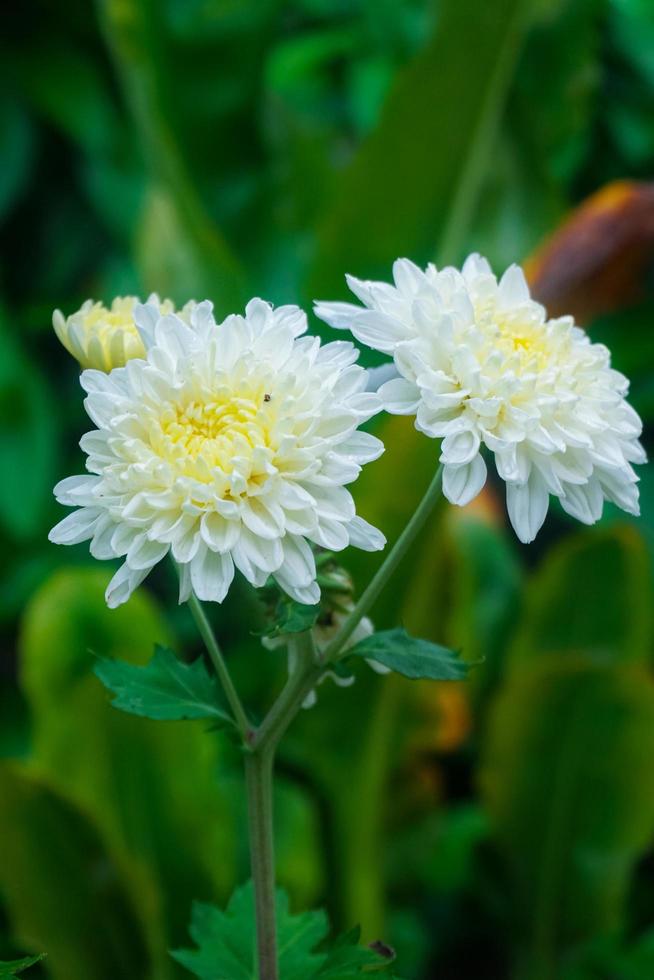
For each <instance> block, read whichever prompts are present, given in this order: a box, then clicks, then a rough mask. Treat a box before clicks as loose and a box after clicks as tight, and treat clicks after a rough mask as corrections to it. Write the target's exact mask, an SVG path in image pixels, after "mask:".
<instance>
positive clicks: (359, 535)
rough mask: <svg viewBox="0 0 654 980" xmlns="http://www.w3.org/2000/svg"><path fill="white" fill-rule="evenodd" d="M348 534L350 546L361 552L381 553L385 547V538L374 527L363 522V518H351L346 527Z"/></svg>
mask: <svg viewBox="0 0 654 980" xmlns="http://www.w3.org/2000/svg"><path fill="white" fill-rule="evenodd" d="M347 529H348V532H349V534H350V544H351V545H353V546H354V547H355V548H361V550H362V551H381V550H382V549H383V548H385V547H386V538H385V537H384V535H383V534H382V532H381V531H379V530H378V529H377V528H376V527H373V525H372V524H369V523H368V521H365V520H364V519H363V517H359V516H358V515H357V516H356V517H353V518H352V520H351V521H350V523H349V524H348V525H347Z"/></svg>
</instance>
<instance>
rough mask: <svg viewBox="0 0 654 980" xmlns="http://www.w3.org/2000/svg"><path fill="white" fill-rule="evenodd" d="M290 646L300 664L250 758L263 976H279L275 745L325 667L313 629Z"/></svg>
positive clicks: (249, 785) (247, 775) (263, 979)
mask: <svg viewBox="0 0 654 980" xmlns="http://www.w3.org/2000/svg"><path fill="white" fill-rule="evenodd" d="M289 645H291V646H292V647H293V648H294V651H293V652H294V653H295V655H296V667H295V669H294V670H293V672H292V674H291V676H290V677H289V679H288V683H287V684H286V687H285V688H284V690H283V691H282V693H281V694H280V696H279V698H278V699H277V701H276V702H275V704H274V705H273V707H272V708H271V710H270V712H269V713H268V715H267V717H266V718H265V719H264V721H263V723H262V725H261V727H260V728H259V729H258V730H257V731H256V732H254V733H253V735H252V738H251V740H250V751H249V752H248V753H247V754H246V757H245V778H246V784H247V794H248V814H249V827H250V862H251V866H252V880H253V882H254V905H255V914H256V922H257V953H258V963H259V980H277V978H278V966H277V939H276V925H275V855H274V838H273V803H272V777H273V767H274V758H275V749H276V748H277V744H278V742H279V740H280V738H281V737H282V735H283V734H284V732H285V731H286V729H287V728H288V726H289V725H290V723H291V721H292V720H293V718H294V717H295V715H296V714H297V712H298V711H299V709H300V707H301V705H302V702H303V701H304V698H305V697H306V696H307V694H308V693H309V691H310V690H311V689H312V687H313V686H314V684H315V683H316V682H317V680H318V678H319V677H320V674H321V673H322V671H323V668H322V667H321V666H319V665H318V664H317V663H316V651H315V647H314V643H313V636H312V634H311V631H310V630H309V631H308V632H306V633H299V634H297V635H294V636H292V637H290V638H289Z"/></svg>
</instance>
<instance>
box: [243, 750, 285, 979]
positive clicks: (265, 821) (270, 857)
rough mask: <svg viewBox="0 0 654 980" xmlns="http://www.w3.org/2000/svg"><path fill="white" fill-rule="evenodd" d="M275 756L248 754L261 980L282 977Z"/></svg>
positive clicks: (267, 752)
mask: <svg viewBox="0 0 654 980" xmlns="http://www.w3.org/2000/svg"><path fill="white" fill-rule="evenodd" d="M274 754H275V750H274V746H272V745H270V746H263V747H260V748H258V749H256V750H254V751H253V752H247V753H246V756H245V782H246V787H247V796H248V825H249V830H250V862H251V867H252V880H253V882H254V909H255V919H256V924H257V959H258V964H259V971H258V974H259V980H278V977H279V972H278V966H277V934H276V923H275V849H274V838H273V794H272V784H273V765H274Z"/></svg>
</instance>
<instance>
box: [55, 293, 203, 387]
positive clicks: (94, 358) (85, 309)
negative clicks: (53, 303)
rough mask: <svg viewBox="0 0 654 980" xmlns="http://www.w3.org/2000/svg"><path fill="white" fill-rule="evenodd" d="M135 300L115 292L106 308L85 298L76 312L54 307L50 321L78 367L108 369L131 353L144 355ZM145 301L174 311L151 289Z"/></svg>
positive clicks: (122, 362) (163, 311)
mask: <svg viewBox="0 0 654 980" xmlns="http://www.w3.org/2000/svg"><path fill="white" fill-rule="evenodd" d="M139 302H140V300H139V299H138V297H136V296H118V297H116V299H115V300H114V301H113V302H112V304H111V308H107V307H106V306H103V304H102V303H95V302H93V300H91V299H87V300H86V302H85V303H83V304H82V306H81V308H80V309H79V310H78V311H77V313H73V314H72V315H71V316H69V317H64V315H63V313H62V312H61V310H55V311H54V313H53V315H52V325H53V327H54V329H55V333H56V334H57V337H58V338H59V340H60V341H61V343H62V344H63V345H64V347H65V348H66V350H67V351H68V352H69V353H70V354H72V355H73V357H74V358H75V360H76V361H78V362H79V364H80V367H82V368H95V369H96V370H98V371H105V372H107V373H108V372H109V371H111V370H113V368H117V367H123V366H124V365H125V364H126V363H127V361H129V360H131V359H132V358H134V357H145V347H144V346H143V341H142V340H141V337H140V335H139V332H138V330H137V328H136V323H135V322H134V307H135V306H136V304H137V303H139ZM148 302H149V303H155V304H156V305H157V306H158V307H159V311H160V313H161V314H162V315H164V314H166V313H174V312H175V307H174V306H173V304H172V302H171V301H170V300H169V299H165V300H163V301H160V300H159V297H158V296H157V295H156V294H154V293H153V294H152V295H151V296H150V297H149V299H148ZM187 306H190V304H187ZM186 311H187V307H184V311H183V313H182V317H183V314H184V313H185V312H186Z"/></svg>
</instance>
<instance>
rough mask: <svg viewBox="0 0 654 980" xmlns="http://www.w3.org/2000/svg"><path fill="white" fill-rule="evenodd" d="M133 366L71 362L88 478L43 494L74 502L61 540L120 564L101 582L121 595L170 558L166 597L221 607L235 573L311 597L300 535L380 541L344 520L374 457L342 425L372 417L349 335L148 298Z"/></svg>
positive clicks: (325, 543)
mask: <svg viewBox="0 0 654 980" xmlns="http://www.w3.org/2000/svg"><path fill="white" fill-rule="evenodd" d="M135 318H136V323H137V326H138V329H139V333H140V336H141V338H142V341H143V344H144V347H145V350H146V356H145V359H136V360H131V361H129V363H128V364H127V365H126V366H125V367H124V368H119V369H116V370H114V371H111V373H109V374H103V373H101V372H99V371H85V372H84V373H83V374H82V379H81V380H82V385H83V387H84V388H85V389H86V391H87V392H88V397H87V399H86V401H85V405H86V409H87V412H88V414H89V416H90V417H91V419H92V420H93V422H94V423H95V424H96V426H97V429H96V430H94V431H93V432H89V433H87V435H85V436H83V438H82V441H81V446H82V449H83V450H84V451H85V452H86V453H87V454H88V460H87V469H88V470H89V471H90V472H89V474H88V475H84V476H74V477H70V478H68V479H65V480H63V481H62V482H61V483H59V484H58V486H57V487H56V488H55V494H56V496H57V499H58V500H59V501H60V502H61V503H63V504H67V505H70V506H76V507H78V508H79V509H78V510H76V511H74V512H73V513H72V514H70V515H69V516H68V517H66V518H64V520H63V521H61V522H60V523H59V524H58V525H57V526H56V527H55V528H53V530H52V532H51V534H50V538H51V540H52V541H55V542H57V543H60V544H76V543H78V542H81V541H85V540H90V541H91V545H90V548H91V553H92V554H93V555H94V556H95V557H96V558H101V559H107V558H114V557H124V558H125V563H124V564H123V565H122V567H121V568H120V569H119V571H118V572H117V573H116V575H115V576H114V578H113V580H112V582H111V583H110V585H109V588H108V590H107V601H108V603H109V605H111V606H116V605H119V604H120V603H122V602H124V601H125V600H126V599H127V598H128V597H129V595H130V594H131V592H132V591H133V589H134V588H136V586H137V585H138V584H139V583H140V582H141V581H142V580H143V579H144V578H145V576H146V575H147V574H148V572H149V571H150V570H151V568H152V567H153V566H154V565H155V564H156V563H157V562H158V561H160V560H161V559H162V558H163V557H164V556H165V555H166V554H167V553H168V552H169V551H170V552H171V553H172V556H173V558H174V559H175V561H176V562H177V563H178V565H179V567H180V570H181V593H180V595H181V599H182V600H183V599H186V598H188V596H189V595H190V592H191V590H193V591H194V592H195V593H196V595H197V596H198V597H199V598H200V599H206V600H215V601H218V602H220V601H222V600H223V599H224V597H225V595H226V594H227V591H228V589H229V586H230V584H231V582H232V579H233V576H234V569H235V568H237V569H239V570H240V571H241V572H242V573H243V575H244V576H245V578H246V579H247V580H248V581H249V582H251V583H252V584H253V585H255V586H261V585H263V584H264V582H265V581H266V580H267V578H268V576H269V575H273V576H274V577H275V579H276V580H277V582H278V584H279V585H280V586H281V588H282V589H284V590H285V591H286V592H287V593H288V594H289V595H291V596H292V597H293V598H294V599H296V600H297V601H299V602H304V603H315V602H317V601H318V598H319V595H320V590H319V588H318V585H317V583H316V569H315V562H314V557H313V552H312V549H311V546H310V544H309V542H313V543H315V544H317V545H321V546H322V547H325V548H328V549H330V550H332V551H340V550H342V549H343V548H345V547H346V546H347V545H348V544H353V545H355V546H356V547H359V548H364V549H367V550H377V549H380V548H382V547H383V546H384V544H385V540H384V537H383V535H382V534H381V532H379V531H377V530H376V529H375V528H373V527H372V526H371V525H369V524H368V523H367V522H366V521H364V520H363V519H362V518H360V517H358V516H357V515H356V513H355V506H354V502H353V499H352V496H351V494H350V493H349V491H348V490H347V489H346V485H347V484H349V483H351V482H352V481H354V480H355V479H356V477H357V476H358V474H359V473H360V471H361V466H362V464H363V463H366V462H368V461H370V460H373V459H375V458H377V457H378V456H379V455H380V454H381V453H382V452H383V445H382V443H381V442H380V440H379V439H376V438H375V437H374V436H372V435H369V434H367V433H364V432H359V431H357V429H358V426H359V425H360V424H361V423H362V422H364V421H366V420H367V419H369V418H370V417H371V416H373V415H374V414H375V413H376V412H378V411H379V409H380V407H381V404H380V401H379V398H378V397H377V396H376V395H375V394H371V393H368V392H366V391H365V386H366V372H365V371H364V370H363V369H362V368H360V367H358V366H357V365H356V364H355V361H356V359H357V352H356V349H355V348H354V347H353V345H352V344H350V343H344V342H335V343H330V344H326V345H324V346H321V345H320V341H319V340H318V339H317V338H314V337H303V336H302V334H304V333H305V331H306V328H307V324H306V317H305V315H304V313H303V312H302V311H301V310H300V309H298V308H297V307H293V306H283V307H279V308H278V309H273V308H272V307H271V306H269V305H268V304H267V303H264V302H262V301H261V300H252V302H251V303H249V304H248V307H247V310H246V313H245V316H230V317H228V318H227V319H226V320H225V321H224V322H223V323H222V324H220V325H216V323H215V322H214V319H213V316H212V312H211V304H210V303H201V304H199V305H197V306H196V307H195V308H194V309H193V310H192V312H191V313H190V317H189V322H188V323H185V322H184V321H183V320H182V319H181V318H180V317H179V316H175V315H172V314H169V315H164V316H162V315H161V313H160V310H159V307H158V305H157V304H145V305H143V306H140V307H137V308H136V310H135Z"/></svg>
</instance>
